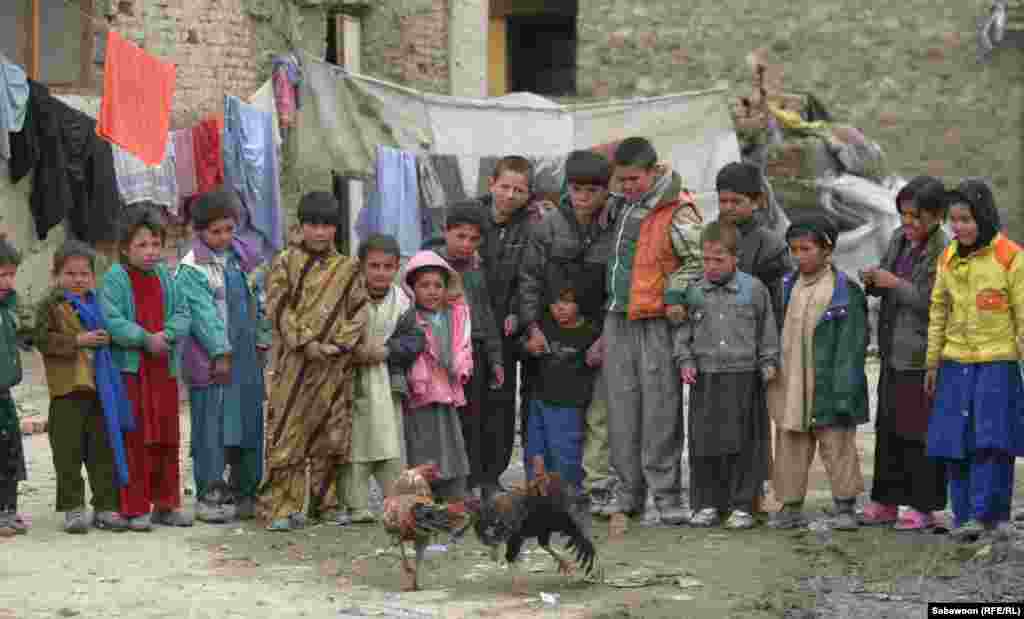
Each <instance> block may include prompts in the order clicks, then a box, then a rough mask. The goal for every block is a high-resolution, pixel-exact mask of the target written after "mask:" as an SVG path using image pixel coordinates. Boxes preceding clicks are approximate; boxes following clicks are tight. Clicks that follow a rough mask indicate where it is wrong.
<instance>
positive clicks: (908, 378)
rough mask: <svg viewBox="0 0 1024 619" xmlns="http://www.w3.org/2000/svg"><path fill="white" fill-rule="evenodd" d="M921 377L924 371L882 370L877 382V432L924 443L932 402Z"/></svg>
mask: <svg viewBox="0 0 1024 619" xmlns="http://www.w3.org/2000/svg"><path fill="white" fill-rule="evenodd" d="M924 375H925V372H924V370H894V369H892V368H883V370H882V375H881V376H880V377H879V379H878V413H877V415H878V423H877V427H878V429H879V430H881V431H885V432H892V433H895V434H899V435H901V436H904V437H906V438H911V439H917V440H921V441H924V440H925V437H926V436H927V435H928V420H929V418H931V415H932V398H930V397H928V394H927V393H925V391H924Z"/></svg>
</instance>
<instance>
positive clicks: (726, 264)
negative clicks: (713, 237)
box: [704, 241, 736, 282]
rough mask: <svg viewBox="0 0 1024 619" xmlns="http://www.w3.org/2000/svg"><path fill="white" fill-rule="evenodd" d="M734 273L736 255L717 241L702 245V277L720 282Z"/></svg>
mask: <svg viewBox="0 0 1024 619" xmlns="http://www.w3.org/2000/svg"><path fill="white" fill-rule="evenodd" d="M735 272H736V254H734V253H732V252H731V251H729V250H728V249H727V248H726V247H725V245H723V244H722V243H719V242H717V241H712V242H708V243H704V277H706V278H708V281H712V282H720V281H723V280H725V279H726V278H727V277H729V276H730V275H732V274H733V273H735Z"/></svg>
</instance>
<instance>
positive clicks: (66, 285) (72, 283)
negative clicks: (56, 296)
mask: <svg viewBox="0 0 1024 619" xmlns="http://www.w3.org/2000/svg"><path fill="white" fill-rule="evenodd" d="M57 285H58V286H60V287H61V288H63V289H64V290H66V291H68V292H70V293H71V294H74V295H78V296H82V295H83V294H85V293H87V292H89V291H90V290H92V289H93V288H95V287H96V274H95V273H93V270H92V265H91V264H90V263H89V259H88V258H86V257H85V256H72V257H70V258H68V259H67V260H65V261H64V264H63V265H61V267H60V271H59V272H58V273H57Z"/></svg>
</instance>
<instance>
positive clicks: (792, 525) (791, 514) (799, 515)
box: [768, 505, 806, 530]
mask: <svg viewBox="0 0 1024 619" xmlns="http://www.w3.org/2000/svg"><path fill="white" fill-rule="evenodd" d="M804 524H806V520H805V519H804V511H803V507H802V506H798V505H783V506H782V509H780V510H779V511H777V512H775V514H774V515H773V516H772V519H771V520H770V521H769V522H768V526H769V527H771V528H772V529H783V530H785V529H798V528H800V527H802V526H804Z"/></svg>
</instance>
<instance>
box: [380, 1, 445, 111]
mask: <svg viewBox="0 0 1024 619" xmlns="http://www.w3.org/2000/svg"><path fill="white" fill-rule="evenodd" d="M448 16H449V0H398V1H396V2H388V3H382V5H381V6H375V7H374V9H373V10H372V11H371V12H370V14H369V15H367V17H366V19H365V21H364V27H363V57H362V64H363V67H362V69H363V73H366V74H369V75H375V76H378V77H381V78H383V79H386V80H390V81H395V82H399V83H402V84H405V85H407V86H410V87H412V88H417V89H419V90H425V91H428V92H436V93H447V92H448Z"/></svg>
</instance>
